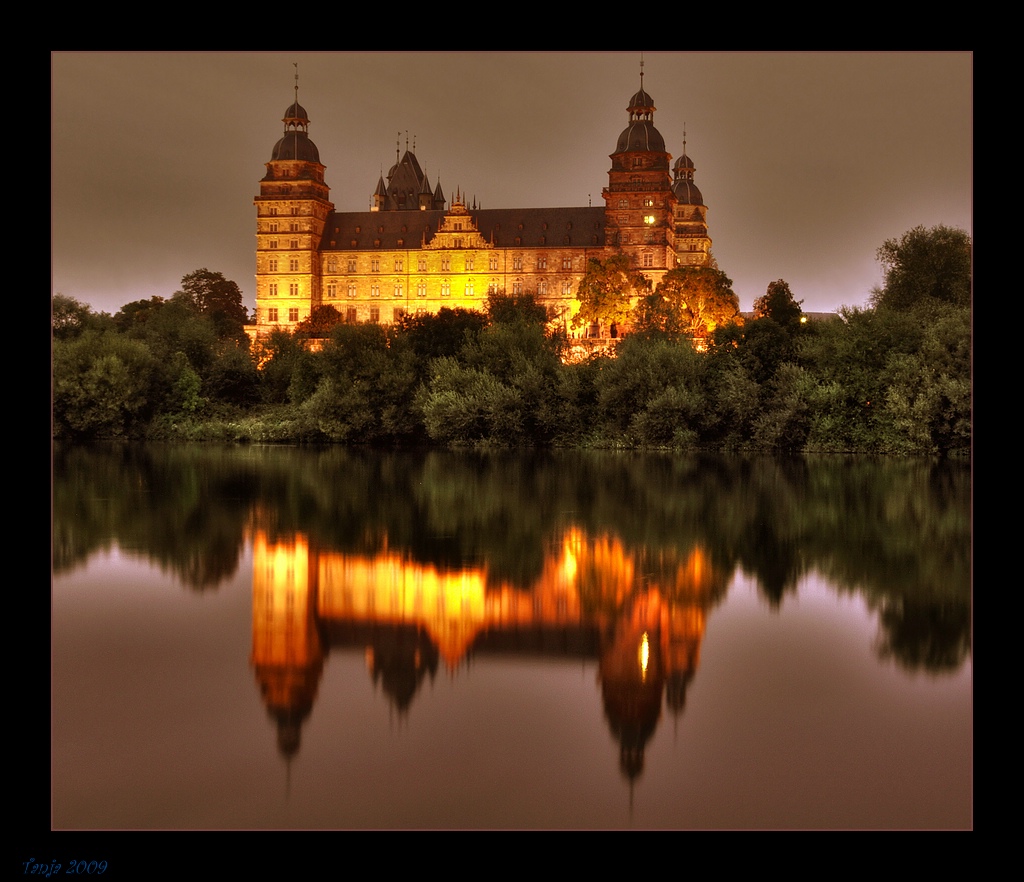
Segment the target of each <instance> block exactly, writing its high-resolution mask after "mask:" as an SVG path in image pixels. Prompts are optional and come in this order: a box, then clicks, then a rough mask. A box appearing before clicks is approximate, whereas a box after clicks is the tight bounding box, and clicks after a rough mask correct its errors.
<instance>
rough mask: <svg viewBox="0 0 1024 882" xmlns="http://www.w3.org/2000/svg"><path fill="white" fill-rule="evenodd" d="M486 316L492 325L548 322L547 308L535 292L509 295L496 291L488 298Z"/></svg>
mask: <svg viewBox="0 0 1024 882" xmlns="http://www.w3.org/2000/svg"><path fill="white" fill-rule="evenodd" d="M485 306H486V314H487V319H488V321H489V322H490V323H491V324H515V323H518V322H523V323H525V324H528V325H543V324H544V323H545V322H547V320H548V310H547V307H546V306H545V305H544V304H543V303H541V302H540V301H539V300H538V299H537V295H536V294H534V293H533V292H530V291H528V292H526V293H525V294H507V293H505V292H504V291H496V292H494V293H492V294H491V295H490V296H488V298H487V303H486V304H485Z"/></svg>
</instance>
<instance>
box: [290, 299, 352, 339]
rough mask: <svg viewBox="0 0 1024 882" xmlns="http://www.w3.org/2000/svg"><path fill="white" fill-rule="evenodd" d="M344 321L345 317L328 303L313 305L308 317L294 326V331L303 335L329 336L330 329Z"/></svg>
mask: <svg viewBox="0 0 1024 882" xmlns="http://www.w3.org/2000/svg"><path fill="white" fill-rule="evenodd" d="M344 321H345V317H344V316H343V315H342V314H341V313H340V312H339V311H338V310H337V309H336V308H335V307H333V306H331V305H330V304H324V305H322V306H314V307H313V310H312V311H311V312H310V314H309V318H305V319H303V320H302V321H301V322H299V323H298V324H297V325H296V326H295V333H296V334H300V335H302V336H304V337H330V336H331V330H332V329H333V328H334V327H335V326H336V325H340V324H341V323H342V322H344Z"/></svg>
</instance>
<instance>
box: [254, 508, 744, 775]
mask: <svg viewBox="0 0 1024 882" xmlns="http://www.w3.org/2000/svg"><path fill="white" fill-rule="evenodd" d="M725 578H726V577H725V575H724V574H721V573H718V572H717V571H716V569H715V567H714V565H713V563H712V562H711V561H710V559H709V558H708V557H707V556H706V554H705V553H704V551H703V550H702V549H701V548H699V547H696V546H695V547H691V548H689V549H671V548H670V549H663V550H661V551H658V552H651V551H637V550H635V549H632V548H631V547H629V546H628V545H627V544H626V543H625V542H624V541H623V539H622V538H621V537H619V536H616V535H614V534H609V533H600V534H596V535H594V534H588V533H587V532H586V531H584V530H582V529H580V528H578V527H573V528H570V529H567V530H566V531H565V532H564V533H563V534H562V535H561V536H560V537H558V539H557V541H555V542H553V543H552V544H551V545H550V546H549V551H548V553H547V555H546V556H545V559H544V563H543V566H542V570H541V573H540V575H539V576H538V578H537V581H536V583H535V584H533V585H532V586H523V585H512V584H507V583H504V582H501V581H498V580H496V579H495V578H494V577H493V575H492V574H489V573H488V571H487V568H486V566H467V567H463V568H445V567H443V566H439V565H436V564H431V563H426V562H423V561H419V560H415V559H413V558H412V556H411V555H409V554H408V553H403V552H401V551H399V550H397V549H395V548H390V547H388V546H387V545H386V544H385V550H384V551H382V552H380V553H378V554H375V555H372V554H371V555H368V554H347V553H341V552H337V551H329V550H322V549H318V548H316V547H315V545H313V544H312V543H310V541H309V539H308V537H306V536H303V535H297V536H290V537H286V538H274V539H271V538H270V537H269V536H268V535H267V534H266V533H265V532H262V531H258V532H257V533H256V534H255V535H254V537H253V654H252V662H253V665H254V668H255V670H256V675H257V680H258V681H259V683H260V685H261V690H262V692H263V697H264V702H265V704H266V706H267V709H268V711H270V712H271V715H272V716H273V717H274V718H275V719H277V720H278V721H279V728H280V731H281V733H282V734H281V738H280V740H281V742H282V744H287V745H288V750H289V751H294V750H295V749H297V745H298V734H299V733H298V726H299V725H301V722H302V720H303V719H304V718H305V717H306V715H307V714H308V713H309V711H310V709H311V707H312V704H313V701H314V699H315V695H316V691H317V685H318V683H319V679H320V673H321V670H322V666H323V659H324V657H325V655H326V653H327V651H328V649H329V647H330V646H331V645H332V644H333V642H334V641H335V640H338V639H339V636H337V635H345V636H344V637H342V638H341V639H344V640H346V641H351V640H353V639H354V640H356V641H359V642H358V643H357V645H360V648H361V650H362V652H363V653H364V660H365V663H366V666H367V669H368V670H369V671H370V673H371V675H372V676H373V678H374V681H375V682H377V679H378V677H380V678H382V680H381V682H383V683H384V684H385V689H386V691H387V692H388V695H389V699H390V700H392V701H394V702H396V706H398V707H399V708H400V709H402V708H406V707H408V706H409V703H410V702H411V701H412V699H413V696H414V695H415V693H416V691H417V689H418V684H419V683H420V682H421V681H422V677H424V676H430V677H432V676H433V672H434V670H435V669H436V665H437V662H438V660H442V661H443V663H444V665H445V666H446V667H447V668H448V670H449V671H450V672H454V671H455V670H456V669H457V668H458V667H459V666H460V665H462V664H463V663H468V660H469V658H470V656H471V653H472V652H473V651H474V647H486V646H488V645H500V646H501V647H502V648H503V650H505V651H509V650H511V651H523V652H534V653H536V652H540V653H545V652H548V651H556V652H558V651H561V652H564V651H565V647H567V646H572V647H574V648H575V649H574V651H579V652H582V653H584V654H591V657H594V658H597V659H598V660H599V680H600V682H601V688H602V694H603V695H604V699H605V705H606V713H607V715H608V719H609V721H610V724H611V725H613V731H615V732H620V733H633V734H634V735H635V734H636V733H637V732H647V731H648V729H650V727H651V726H653V725H654V724H655V723H656V721H657V719H658V716H659V706H660V705H661V703H662V700H664V701H665V702H667V704H668V706H669V707H670V708H671V709H673V711H675V712H679V711H681V709H682V707H683V704H684V701H685V691H686V685H687V683H688V682H689V681H690V679H691V678H692V676H693V673H694V671H695V670H696V668H697V664H698V661H699V650H700V644H701V641H702V639H703V635H704V627H705V614H706V611H707V608H708V604H709V603H710V602H711V598H712V597H713V596H714V594H715V593H716V591H717V590H718V589H719V588H720V587H721V586H722V585H724V581H725ZM403 635H404V636H403ZM485 635H488V637H489V639H490V638H493V640H494V641H496V642H495V643H489V642H487V641H483V640H482V639H481V638H483V637H484V636H485ZM548 647H550V649H549V648H548ZM559 647H561V649H559ZM483 651H487V650H486V649H484V650H483ZM637 690H640V691H639V692H638V691H637ZM641 710H642V711H643V713H641V712H640V711H641ZM627 721H631V722H628V725H627ZM623 737H626V736H625V735H624V736H623ZM629 737H630V738H632V737H633V735H630V736H629ZM624 743H625V742H624ZM630 743H632V742H630ZM634 747H636V745H634ZM283 749H284V748H282V750H283ZM634 752H635V751H634ZM630 756H633V754H632V753H630ZM634 759H635V757H634ZM630 767H631V768H633V766H630Z"/></svg>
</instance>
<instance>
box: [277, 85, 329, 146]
mask: <svg viewBox="0 0 1024 882" xmlns="http://www.w3.org/2000/svg"><path fill="white" fill-rule="evenodd" d="M296 92H298V89H297V88H296ZM281 121H282V122H283V123H284V135H283V136H282V138H281V140H280V141H278V142H277V143H276V144H275V145H274V150H273V153H272V154H271V156H270V160H271V162H273V161H274V160H276V159H298V160H301V161H302V162H320V151H319V150H317V149H316V144H314V143H313V142H312V141H311V140H310V139H309V132H308V130H309V115H308V114H307V113H306V109H305V108H304V107H303V106H302V105H301V104H299V102H298V101H297V100H296V101H295V102H294V103H293V104H292V105H291V106H290V107H289V108H288V109H287V110H286V111H285V112H284V119H282V120H281Z"/></svg>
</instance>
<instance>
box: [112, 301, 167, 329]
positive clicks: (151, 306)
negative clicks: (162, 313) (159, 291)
mask: <svg viewBox="0 0 1024 882" xmlns="http://www.w3.org/2000/svg"><path fill="white" fill-rule="evenodd" d="M166 302H167V301H166V300H164V298H163V297H158V296H156V295H154V296H152V297H150V298H149V300H133V301H132V302H131V303H126V304H125V305H124V306H122V307H121V308H120V309H119V310H118V311H117V312H116V313H114V324H115V325H117V328H118V330H120V331H131V330H133V329H135V328H138V327H139V326H140V325H144V324H145V323H146V322H147V321H149V319H150V318H151V317H152V316H153V315H154V313H156V311H157V310H159V309H160V307H162V306H163V305H164V304H165V303H166Z"/></svg>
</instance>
